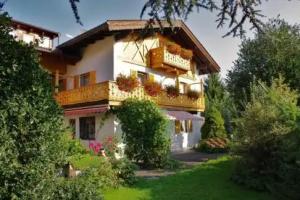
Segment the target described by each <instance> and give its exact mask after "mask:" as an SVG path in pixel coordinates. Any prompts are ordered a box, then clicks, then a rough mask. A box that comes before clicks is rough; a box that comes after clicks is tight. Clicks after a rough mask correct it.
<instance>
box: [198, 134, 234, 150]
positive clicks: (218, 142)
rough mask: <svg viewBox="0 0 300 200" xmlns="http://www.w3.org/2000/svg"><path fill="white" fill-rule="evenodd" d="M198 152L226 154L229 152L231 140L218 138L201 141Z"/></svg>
mask: <svg viewBox="0 0 300 200" xmlns="http://www.w3.org/2000/svg"><path fill="white" fill-rule="evenodd" d="M196 150H198V151H200V152H205V153H226V152H228V151H229V140H228V139H227V138H218V137H216V138H208V139H204V140H200V142H199V145H198V147H197V149H196Z"/></svg>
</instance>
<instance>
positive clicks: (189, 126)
mask: <svg viewBox="0 0 300 200" xmlns="http://www.w3.org/2000/svg"><path fill="white" fill-rule="evenodd" d="M186 131H187V132H188V133H192V132H193V121H192V120H186Z"/></svg>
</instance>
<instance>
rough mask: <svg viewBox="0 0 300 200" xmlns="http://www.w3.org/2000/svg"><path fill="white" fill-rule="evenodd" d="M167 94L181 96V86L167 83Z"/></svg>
mask: <svg viewBox="0 0 300 200" xmlns="http://www.w3.org/2000/svg"><path fill="white" fill-rule="evenodd" d="M166 92H167V96H168V97H170V98H176V97H178V96H179V88H177V87H176V86H174V85H167V86H166Z"/></svg>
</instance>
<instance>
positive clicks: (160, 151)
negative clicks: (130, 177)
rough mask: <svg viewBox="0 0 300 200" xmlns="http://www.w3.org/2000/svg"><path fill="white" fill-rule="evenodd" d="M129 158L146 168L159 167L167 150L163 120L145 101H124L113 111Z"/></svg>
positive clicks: (149, 102)
mask: <svg viewBox="0 0 300 200" xmlns="http://www.w3.org/2000/svg"><path fill="white" fill-rule="evenodd" d="M116 114H117V117H118V118H119V120H120V122H121V126H122V131H123V139H124V143H125V144H126V147H125V154H126V155H127V156H128V158H129V159H131V160H134V161H137V162H138V163H142V164H143V165H144V166H147V167H163V165H164V163H165V162H166V160H167V159H168V156H169V151H170V138H169V137H168V135H167V132H166V123H167V121H166V119H165V117H164V115H163V114H162V112H161V111H160V109H159V108H158V106H157V105H156V104H155V103H154V102H152V101H148V100H135V99H128V100H126V101H124V102H123V103H122V105H121V106H120V107H119V108H117V111H116Z"/></svg>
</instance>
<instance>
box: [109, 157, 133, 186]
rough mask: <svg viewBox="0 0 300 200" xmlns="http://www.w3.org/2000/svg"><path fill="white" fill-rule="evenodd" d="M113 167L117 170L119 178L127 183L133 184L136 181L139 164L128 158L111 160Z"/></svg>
mask: <svg viewBox="0 0 300 200" xmlns="http://www.w3.org/2000/svg"><path fill="white" fill-rule="evenodd" d="M111 163H112V167H113V169H114V170H115V171H116V173H117V175H118V178H119V179H120V180H121V182H122V183H123V184H125V185H132V184H133V183H135V182H136V176H135V170H137V168H138V167H137V166H136V165H135V164H134V163H132V162H131V161H130V160H128V159H127V158H121V159H118V160H117V159H113V160H111Z"/></svg>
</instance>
